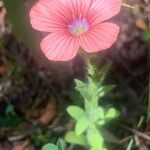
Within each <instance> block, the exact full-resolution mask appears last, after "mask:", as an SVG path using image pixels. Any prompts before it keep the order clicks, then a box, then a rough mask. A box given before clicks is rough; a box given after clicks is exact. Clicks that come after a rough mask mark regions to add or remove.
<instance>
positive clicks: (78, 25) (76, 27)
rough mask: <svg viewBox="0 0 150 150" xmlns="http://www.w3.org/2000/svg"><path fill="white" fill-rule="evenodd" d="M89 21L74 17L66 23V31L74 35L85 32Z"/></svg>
mask: <svg viewBox="0 0 150 150" xmlns="http://www.w3.org/2000/svg"><path fill="white" fill-rule="evenodd" d="M88 29H89V23H88V21H87V20H86V19H76V20H74V21H72V22H71V23H70V24H69V25H68V31H69V32H70V33H72V34H74V35H76V36H80V35H82V34H84V33H85V32H87V31H88Z"/></svg>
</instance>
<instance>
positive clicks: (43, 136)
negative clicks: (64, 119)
mask: <svg viewBox="0 0 150 150" xmlns="http://www.w3.org/2000/svg"><path fill="white" fill-rule="evenodd" d="M32 140H33V142H34V143H35V145H36V146H37V147H41V145H44V144H46V143H48V142H49V141H51V142H52V143H55V142H56V138H55V136H54V135H53V133H52V132H51V131H45V132H43V131H42V130H41V129H40V128H37V129H35V131H34V134H33V135H32Z"/></svg>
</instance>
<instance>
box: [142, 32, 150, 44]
mask: <svg viewBox="0 0 150 150" xmlns="http://www.w3.org/2000/svg"><path fill="white" fill-rule="evenodd" d="M142 38H143V40H144V41H145V42H149V41H150V30H147V31H144V32H143V34H142Z"/></svg>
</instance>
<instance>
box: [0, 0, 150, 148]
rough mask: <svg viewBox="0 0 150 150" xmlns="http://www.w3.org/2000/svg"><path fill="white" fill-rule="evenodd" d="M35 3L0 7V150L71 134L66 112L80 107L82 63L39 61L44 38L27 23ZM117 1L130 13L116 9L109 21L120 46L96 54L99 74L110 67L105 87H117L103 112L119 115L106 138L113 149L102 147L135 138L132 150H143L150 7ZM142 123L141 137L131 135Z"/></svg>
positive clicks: (11, 0) (7, 0) (9, 0)
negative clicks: (112, 110)
mask: <svg viewBox="0 0 150 150" xmlns="http://www.w3.org/2000/svg"><path fill="white" fill-rule="evenodd" d="M35 2H36V0H3V1H2V0H0V150H38V149H39V150H40V149H41V146H42V145H44V144H46V143H48V142H51V143H55V142H56V141H57V139H58V138H59V137H63V135H64V134H65V133H66V132H67V131H68V130H70V129H72V127H73V122H72V120H70V118H69V116H68V115H67V114H66V111H65V109H66V107H67V106H68V105H70V104H74V105H82V103H81V101H80V99H81V97H80V95H79V94H78V93H77V92H76V91H75V90H74V86H75V85H74V79H75V78H78V79H82V80H85V71H86V70H85V65H84V62H83V60H82V58H81V57H80V56H76V58H75V59H73V60H71V61H68V62H52V61H49V60H47V59H46V58H45V57H44V56H43V54H42V53H41V50H40V47H39V43H40V41H41V39H42V38H43V37H44V36H45V35H46V34H47V33H41V32H38V31H36V30H34V29H32V27H31V25H30V23H29V17H28V13H29V11H30V8H31V7H32V5H33V4H34V3H35ZM123 2H125V3H128V4H130V5H132V6H134V7H135V8H134V9H129V8H125V7H122V10H121V12H120V13H119V14H118V15H117V16H115V17H114V18H112V19H111V20H112V21H113V22H115V23H116V24H118V25H119V26H120V27H121V31H120V35H119V38H118V41H117V42H116V43H115V44H114V45H113V46H112V47H111V48H110V49H108V50H105V51H102V52H100V53H96V54H95V55H94V64H95V65H96V66H97V68H98V69H100V68H101V67H102V66H104V65H105V64H107V63H109V62H111V63H112V65H111V67H110V70H109V72H108V74H107V77H106V81H105V83H106V84H115V85H116V88H115V90H113V91H112V92H111V93H110V94H108V95H107V96H105V97H104V98H103V105H104V106H113V107H116V108H117V109H118V110H119V111H120V114H121V115H120V117H119V118H118V119H117V120H115V121H114V122H112V123H111V124H108V129H109V130H110V133H109V136H110V138H113V139H115V141H117V142H116V143H115V142H114V143H112V142H110V141H108V143H107V145H108V147H109V148H108V149H110V150H117V149H119V150H123V149H125V148H126V146H127V145H128V143H129V141H130V139H131V138H132V137H133V136H136V138H137V140H136V143H135V144H134V146H133V149H139V150H149V149H150V124H149V117H150V116H149V117H148V113H147V112H148V99H149V101H150V96H149V93H150V91H149V85H150V81H149V80H150V78H149V74H150V0H124V1H123ZM141 118H145V119H144V121H143V123H142V125H141V126H140V128H139V132H140V133H141V134H142V136H140V135H137V134H135V132H134V130H135V129H137V125H138V123H139V121H140V120H141ZM147 118H148V119H147ZM145 136H146V137H147V138H145ZM69 148H70V150H71V149H73V150H74V149H79V147H76V146H73V145H70V146H69ZM80 149H81V148H80Z"/></svg>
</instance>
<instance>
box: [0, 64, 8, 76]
mask: <svg viewBox="0 0 150 150" xmlns="http://www.w3.org/2000/svg"><path fill="white" fill-rule="evenodd" d="M9 70H10V66H9V65H7V64H3V65H0V76H4V75H6V74H7V73H8V71H9Z"/></svg>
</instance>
